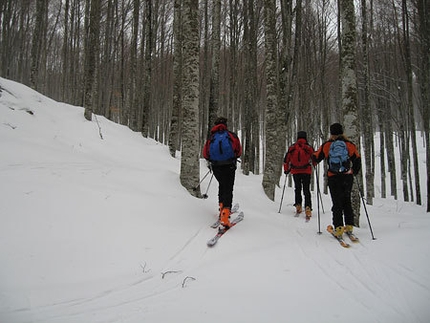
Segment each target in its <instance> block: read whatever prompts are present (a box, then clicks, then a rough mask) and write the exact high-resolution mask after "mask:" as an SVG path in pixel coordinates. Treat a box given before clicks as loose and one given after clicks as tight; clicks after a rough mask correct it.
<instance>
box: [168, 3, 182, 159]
mask: <svg viewBox="0 0 430 323" xmlns="http://www.w3.org/2000/svg"><path fill="white" fill-rule="evenodd" d="M181 12H182V1H181V0H175V4H174V19H173V34H174V53H173V78H174V80H173V103H172V116H171V118H170V135H169V150H170V155H171V156H172V157H175V154H176V151H177V150H179V147H180V144H179V142H180V139H179V138H180V135H179V134H180V124H181V122H180V115H181V110H182V108H181V107H182V28H181V26H182V14H181Z"/></svg>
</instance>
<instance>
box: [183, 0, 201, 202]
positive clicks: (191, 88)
mask: <svg viewBox="0 0 430 323" xmlns="http://www.w3.org/2000/svg"><path fill="white" fill-rule="evenodd" d="M183 9H184V10H183V31H184V34H183V37H184V38H183V39H184V74H183V75H184V81H183V82H184V83H183V84H184V87H183V109H184V115H185V116H186V118H183V122H182V125H183V126H182V134H183V135H182V151H181V152H182V155H181V174H180V180H181V184H182V186H184V187H185V188H186V189H187V190H188V192H190V194H191V195H194V196H197V197H199V196H200V189H198V190H196V189H195V188H196V187H198V183H199V174H200V167H199V156H200V151H199V150H200V145H199V142H200V138H199V136H196V134H198V133H199V20H198V11H199V5H198V0H184V2H183Z"/></svg>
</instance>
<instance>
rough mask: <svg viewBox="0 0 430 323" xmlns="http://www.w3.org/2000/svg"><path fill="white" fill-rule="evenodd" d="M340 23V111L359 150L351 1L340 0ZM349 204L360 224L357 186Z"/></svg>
mask: <svg viewBox="0 0 430 323" xmlns="http://www.w3.org/2000/svg"><path fill="white" fill-rule="evenodd" d="M340 8H341V11H340V14H341V22H342V32H341V49H342V50H341V53H340V55H341V85H342V111H343V114H344V122H343V123H344V127H345V132H346V135H347V136H348V137H349V138H350V139H351V140H352V141H353V142H354V143H355V144H356V145H357V148H358V149H360V148H359V147H360V129H359V126H358V125H359V120H358V104H357V76H356V72H355V68H356V57H355V55H356V51H355V46H356V30H355V27H356V26H355V9H354V1H353V0H340ZM351 203H352V207H353V211H354V224H355V225H356V226H359V224H360V195H359V191H358V189H357V186H356V185H355V186H353V190H352V194H351Z"/></svg>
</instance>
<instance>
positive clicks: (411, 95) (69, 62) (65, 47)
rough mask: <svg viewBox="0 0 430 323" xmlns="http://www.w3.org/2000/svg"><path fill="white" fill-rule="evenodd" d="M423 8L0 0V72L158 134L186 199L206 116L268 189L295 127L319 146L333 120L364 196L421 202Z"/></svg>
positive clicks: (89, 114) (429, 40)
mask: <svg viewBox="0 0 430 323" xmlns="http://www.w3.org/2000/svg"><path fill="white" fill-rule="evenodd" d="M429 13H430V0H378V1H374V0H355V1H354V0H295V1H293V0H263V1H258V0H200V1H198V0H170V1H169V0H2V1H0V19H1V21H0V55H1V62H0V76H1V77H4V78H8V79H11V80H14V81H18V82H20V83H23V84H25V85H28V86H30V87H32V88H33V89H34V90H36V91H39V92H40V93H42V94H44V95H47V96H49V97H50V98H52V99H54V100H58V101H62V102H66V103H70V104H73V105H78V106H83V107H84V108H85V118H86V119H87V120H93V121H95V122H97V115H102V116H105V117H107V118H108V119H110V120H113V121H115V122H117V123H119V124H122V125H125V126H127V127H129V128H130V129H132V130H133V131H136V132H140V133H141V134H142V136H144V137H147V138H152V139H154V140H156V141H158V142H160V143H162V144H165V145H167V146H168V147H169V150H170V154H171V155H172V156H173V157H176V156H177V154H178V153H179V154H180V157H181V172H180V177H181V183H182V185H183V186H184V187H185V188H187V189H188V191H189V192H190V193H191V194H193V195H196V196H197V197H200V196H201V193H200V192H199V190H197V191H196V190H195V189H194V190H193V188H195V187H196V186H198V183H199V181H200V177H201V176H200V173H199V159H200V158H201V148H202V145H203V143H204V141H205V140H206V138H207V135H208V131H209V129H210V127H211V126H212V125H213V122H214V120H215V118H216V117H217V116H220V115H222V116H225V117H226V118H228V124H229V128H230V130H232V131H235V132H237V133H238V134H239V135H240V138H241V142H242V145H243V155H242V158H241V167H240V169H241V171H242V172H243V173H244V174H245V175H248V174H250V173H253V174H263V180H262V186H263V188H264V191H265V193H266V195H267V197H268V198H269V199H271V200H273V199H274V192H275V188H276V186H279V182H280V178H281V176H282V162H283V156H284V155H285V151H286V149H287V147H288V145H290V144H291V143H292V142H293V141H294V140H295V139H296V133H297V131H301V130H303V131H306V132H307V134H308V141H309V143H310V144H311V145H313V146H314V147H318V146H319V145H320V144H321V143H322V142H324V141H325V140H327V138H328V129H329V126H330V124H331V123H334V122H340V123H342V124H343V125H344V127H345V131H346V134H347V135H348V137H349V138H350V139H351V140H352V141H353V142H354V143H356V144H357V145H358V146H359V147H360V148H361V151H362V152H363V157H364V158H363V161H364V162H363V176H361V178H360V181H361V182H362V186H361V187H362V188H363V190H364V191H365V192H364V193H363V194H364V196H365V200H366V203H368V204H372V199H373V198H374V197H375V194H378V197H383V198H385V197H387V196H392V197H394V198H395V199H402V200H404V201H408V202H414V203H416V204H418V205H422V204H424V203H425V202H423V198H424V200H425V198H426V199H427V207H426V210H427V212H430V198H429V194H430V162H429V161H430V149H429V148H428V147H429V145H430V133H429V121H430V115H429V110H430V109H429V105H430V103H429V102H430V85H429V82H430V15H429ZM376 138H377V139H378V140H379V141H380V142H381V145H380V147H381V148H380V150H379V151H376V150H375V145H374V141H375V139H376ZM125 144H126V143H125ZM417 145H422V146H424V147H427V148H426V156H425V158H426V159H425V161H426V173H425V174H423V173H420V172H419V160H418V153H417V151H418V147H417ZM396 147H399V151H400V156H396V154H395V151H396V149H395V148H396ZM377 159H378V162H377V163H376V160H377ZM396 160H400V163H398V164H396ZM376 165H378V167H380V168H381V169H380V170H378V173H380V174H382V176H381V178H375V176H374V174H375V167H376ZM421 178H424V179H426V183H427V186H426V189H427V191H426V192H422V191H421V187H420V180H421ZM399 179H400V181H399ZM375 183H377V184H378V187H380V188H381V189H380V191H378V192H375ZM324 190H325V192H326V190H327V188H326V186H325V187H324ZM399 192H400V194H399ZM359 195H360V194H358V192H355V194H354V205H355V207H354V209H355V210H356V212H357V213H359V207H360V197H359ZM398 195H400V196H398ZM357 209H358V210H357Z"/></svg>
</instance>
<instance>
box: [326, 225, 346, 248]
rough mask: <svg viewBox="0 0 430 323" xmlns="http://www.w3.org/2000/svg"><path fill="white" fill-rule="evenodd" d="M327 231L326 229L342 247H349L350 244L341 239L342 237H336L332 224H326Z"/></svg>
mask: <svg viewBox="0 0 430 323" xmlns="http://www.w3.org/2000/svg"><path fill="white" fill-rule="evenodd" d="M327 231H328V233H330V234H331V235H332V236H333V237H334V238H335V239H336V240H337V241H338V242H339V244H340V245H341V246H342V247H344V248H349V247H350V245H349V244H348V243H347V242H346V241H345V240H343V238H341V237H338V236H336V235H335V234H334V228H333V226H332V225H328V226H327Z"/></svg>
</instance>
